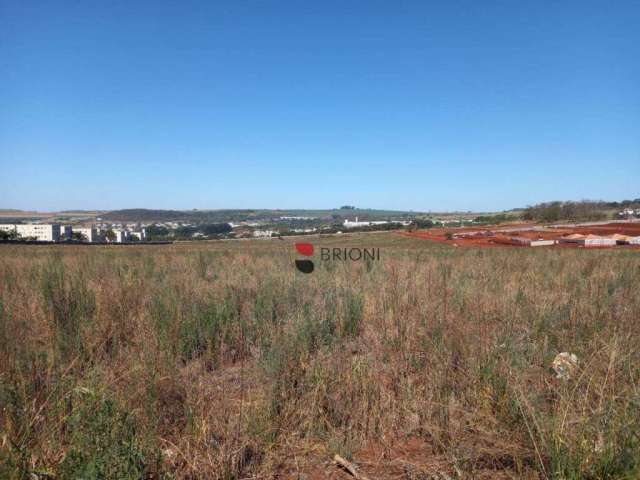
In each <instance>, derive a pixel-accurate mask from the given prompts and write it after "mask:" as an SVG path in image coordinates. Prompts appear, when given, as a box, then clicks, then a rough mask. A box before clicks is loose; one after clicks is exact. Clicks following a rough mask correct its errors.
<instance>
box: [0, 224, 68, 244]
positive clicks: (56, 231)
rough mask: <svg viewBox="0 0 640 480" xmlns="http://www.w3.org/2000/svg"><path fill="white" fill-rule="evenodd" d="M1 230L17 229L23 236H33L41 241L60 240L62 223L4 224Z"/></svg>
mask: <svg viewBox="0 0 640 480" xmlns="http://www.w3.org/2000/svg"><path fill="white" fill-rule="evenodd" d="M0 230H4V231H5V232H10V231H15V232H17V233H18V235H20V236H21V237H22V238H33V239H35V240H38V241H40V242H59V241H60V224H57V223H53V224H51V223H49V224H46V223H42V224H41V223H27V224H2V225H0Z"/></svg>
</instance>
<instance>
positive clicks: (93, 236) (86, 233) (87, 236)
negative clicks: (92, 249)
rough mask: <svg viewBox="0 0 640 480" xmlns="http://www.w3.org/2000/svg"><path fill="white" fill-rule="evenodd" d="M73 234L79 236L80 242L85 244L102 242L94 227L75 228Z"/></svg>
mask: <svg viewBox="0 0 640 480" xmlns="http://www.w3.org/2000/svg"><path fill="white" fill-rule="evenodd" d="M73 233H79V234H81V235H82V237H83V238H82V240H83V241H85V242H90V243H95V242H99V241H101V240H102V237H99V236H98V230H97V229H96V228H95V227H75V228H74V229H73Z"/></svg>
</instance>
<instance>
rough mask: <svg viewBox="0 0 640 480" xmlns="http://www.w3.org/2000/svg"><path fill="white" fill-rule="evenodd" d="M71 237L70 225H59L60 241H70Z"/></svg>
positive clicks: (71, 229)
mask: <svg viewBox="0 0 640 480" xmlns="http://www.w3.org/2000/svg"><path fill="white" fill-rule="evenodd" d="M71 235H73V228H72V227H71V225H60V240H70V239H71Z"/></svg>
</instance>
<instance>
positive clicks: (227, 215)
mask: <svg viewBox="0 0 640 480" xmlns="http://www.w3.org/2000/svg"><path fill="white" fill-rule="evenodd" d="M412 215H416V213H415V212H406V211H394V210H373V209H355V208H354V209H331V210H259V209H256V210H254V209H239V210H231V209H230V210H153V209H146V208H130V209H125V210H113V211H111V212H106V213H104V214H102V215H101V216H100V217H101V218H102V219H103V220H105V221H112V222H115V221H119V222H151V221H156V222H178V221H180V222H207V223H209V222H210V223H217V222H234V221H242V220H267V219H270V218H277V217H286V216H290V217H319V218H321V217H331V216H339V217H346V216H348V217H350V218H351V217H354V216H358V217H361V218H362V219H366V218H373V217H380V216H386V217H388V216H397V217H402V216H412Z"/></svg>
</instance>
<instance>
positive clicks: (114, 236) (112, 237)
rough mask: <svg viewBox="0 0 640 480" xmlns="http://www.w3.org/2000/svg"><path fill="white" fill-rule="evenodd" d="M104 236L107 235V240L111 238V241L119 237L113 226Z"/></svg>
mask: <svg viewBox="0 0 640 480" xmlns="http://www.w3.org/2000/svg"><path fill="white" fill-rule="evenodd" d="M104 236H105V237H106V239H107V240H109V241H110V242H115V241H116V239H117V238H118V236H117V235H116V232H114V231H113V229H112V228H110V229H109V230H107V231H106V232H105V234H104Z"/></svg>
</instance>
